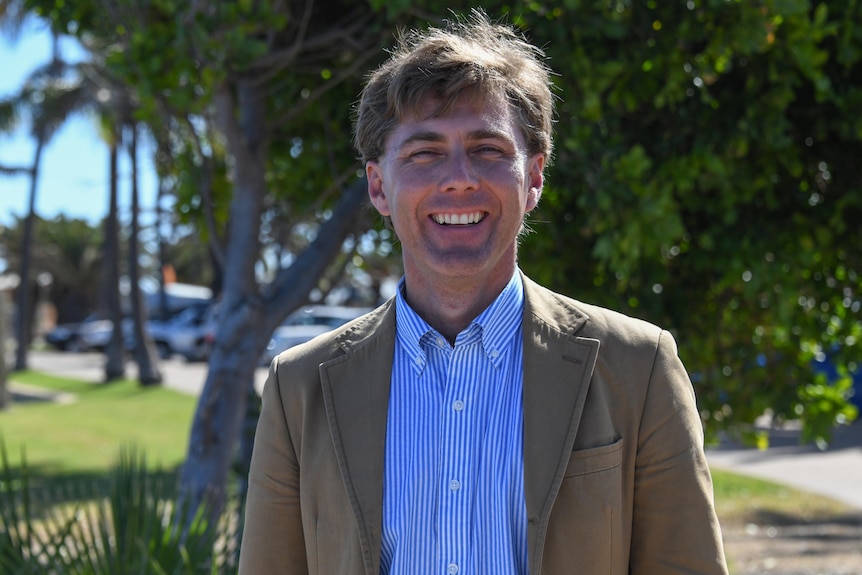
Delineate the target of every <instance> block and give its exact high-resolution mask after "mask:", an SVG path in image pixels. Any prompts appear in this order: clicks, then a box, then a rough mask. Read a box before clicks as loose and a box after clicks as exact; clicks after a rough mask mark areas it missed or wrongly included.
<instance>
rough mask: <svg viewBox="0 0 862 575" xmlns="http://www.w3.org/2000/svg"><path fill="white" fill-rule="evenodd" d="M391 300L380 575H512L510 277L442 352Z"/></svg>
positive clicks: (516, 472)
mask: <svg viewBox="0 0 862 575" xmlns="http://www.w3.org/2000/svg"><path fill="white" fill-rule="evenodd" d="M402 288H403V279H402V282H401V285H400V286H399V290H398V294H397V296H396V326H397V338H396V343H395V357H394V362H393V366H392V381H391V391H390V399H389V412H388V424H387V433H386V469H385V476H384V494H383V546H382V553H381V564H380V573H381V574H383V575H416V574H419V573H421V574H422V575H456V574H457V575H480V574H481V575H494V574H503V573H505V574H507V575H509V574H523V575H526V574H527V572H528V562H527V510H526V502H525V499H524V469H523V435H522V429H523V409H522V403H521V390H522V388H523V369H522V365H523V346H522V344H521V321H522V317H521V316H522V312H523V309H524V292H523V285H522V282H521V277H520V274H519V273H517V272H516V273H515V274H514V275H513V277H512V280H511V281H510V282H509V283H508V284H507V285H506V287H505V288H504V289H503V291H502V293H501V294H500V295H499V296H498V297H497V299H496V300H495V301H494V302H493V303H492V304H491V305H490V306H489V307H488V308H487V309H486V310H485V311H484V312H482V314H480V315H479V317H477V318H476V319H475V320H474V321H473V322H472V323H471V324H470V325H469V326H468V327H467V328H466V329H465V330H464V331H462V332H461V333H460V334H458V337H457V338H456V340H455V345H454V347H453V346H450V345H449V343H448V342H447V341H446V339H445V338H444V337H443V336H442V335H440V333H439V332H437V331H436V330H434V329H433V328H431V327H430V326H429V325H428V324H427V323H426V322H425V320H423V319H422V318H421V317H419V316H418V315H417V314H416V312H414V311H413V310H412V309H411V308H410V306H409V305H408V304H407V302H406V301H405V299H404V297H403V295H402Z"/></svg>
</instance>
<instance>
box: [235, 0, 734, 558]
mask: <svg viewBox="0 0 862 575" xmlns="http://www.w3.org/2000/svg"><path fill="white" fill-rule="evenodd" d="M541 58H542V55H541V52H540V51H539V50H537V49H536V48H534V47H533V46H531V45H530V44H528V43H527V42H526V41H524V40H523V39H522V38H521V37H519V36H517V35H516V34H515V33H514V32H513V31H512V30H511V29H510V28H508V27H505V26H500V25H494V24H491V23H490V22H489V21H488V20H487V18H486V17H484V16H483V15H481V14H474V15H473V17H472V19H471V20H469V21H458V22H454V23H451V24H450V25H449V26H448V27H447V28H446V29H432V30H430V31H426V32H414V33H412V34H410V35H408V36H406V37H404V38H402V39H401V43H400V46H399V47H398V49H397V50H396V51H394V52H393V54H392V56H391V57H390V59H389V60H388V61H387V62H386V63H385V64H384V65H383V66H382V67H381V68H379V69H378V70H377V71H376V72H374V73H373V74H372V75H371V77H370V78H369V81H368V84H367V86H366V88H365V90H364V91H363V94H362V98H361V101H360V104H359V109H358V114H357V122H356V142H357V147H358V149H359V150H360V153H361V154H362V156H363V159H364V160H365V161H366V173H367V176H368V191H369V196H370V199H371V202H372V204H373V205H374V207H375V208H376V209H377V210H378V212H380V214H381V215H382V216H384V217H385V218H387V219H388V220H389V221H390V222H391V225H392V227H393V229H394V231H395V233H396V234H397V236H398V239H399V241H400V242H401V245H402V253H403V261H404V277H403V279H402V281H401V283H400V285H399V289H398V294H397V295H396V296H395V297H394V298H393V299H392V300H390V301H389V302H387V303H386V304H384V305H383V306H382V307H380V308H379V309H377V310H375V311H373V312H371V313H370V314H368V315H366V316H364V317H362V318H360V319H358V320H357V321H354V322H352V323H351V324H349V325H347V326H346V327H344V328H343V329H339V330H336V331H335V332H332V333H330V334H327V335H324V336H321V337H319V338H317V339H315V340H314V341H312V342H310V343H308V344H305V345H302V346H299V347H295V348H293V349H291V350H289V351H287V352H285V353H284V354H282V355H281V356H279V357H278V358H277V359H276V360H275V361H274V362H273V364H272V367H271V369H270V375H269V380H268V381H267V383H266V388H265V391H264V396H263V410H262V414H261V417H260V421H259V424H258V430H257V437H256V439H255V446H254V455H253V458H252V468H251V472H250V491H249V495H248V507H247V512H246V525H245V533H244V537H243V543H242V551H241V558H240V573H242V574H244V575H252V574H255V575H258V574H267V575H270V574H276V573H285V574H294V573H315V574H328V575H329V574H348V573H350V574H353V573H356V574H359V573H364V574H365V575H377V574H378V573H383V574H402V575H419V574H421V575H426V574H431V573H438V574H440V575H443V574H449V575H455V574H462V575H464V574H470V575H473V574H477V575H489V574H494V575H496V574H503V573H505V574H513V573H519V574H527V573H532V574H540V573H544V574H551V575H555V574H560V573H579V574H594V573H613V574H616V573H642V574H649V575H653V574H659V573H704V574H705V573H710V574H711V573H725V572H726V568H725V566H724V556H723V551H722V543H721V536H720V532H719V527H718V522H717V520H716V516H715V513H714V510H713V503H712V485H711V480H710V476H709V470H708V468H707V464H706V460H705V458H704V454H703V450H702V440H703V438H702V430H701V422H700V419H699V416H698V412H697V409H696V406H695V401H694V396H693V392H692V388H691V383H690V381H689V379H688V377H687V375H686V372H685V369H684V368H683V366H682V364H681V362H680V360H679V359H678V357H677V353H676V345H675V342H674V341H673V339H672V337H671V336H670V334H668V333H667V332H665V331H662V330H661V329H659V328H657V327H655V326H652V325H649V324H647V323H645V322H642V321H638V320H635V319H631V318H627V317H624V316H622V315H620V314H617V313H614V312H611V311H608V310H604V309H600V308H597V307H594V306H591V305H587V304H584V303H580V302H577V301H574V300H571V299H569V298H566V297H564V296H561V295H558V294H555V293H553V292H551V291H549V290H547V289H545V288H542V287H540V286H538V285H537V284H535V283H534V282H532V281H531V280H529V279H528V278H527V277H525V276H523V274H521V272H520V271H519V269H518V267H517V259H516V258H517V246H518V238H519V235H520V234H521V232H522V230H523V225H524V224H523V222H524V217H525V215H526V214H527V213H529V212H530V211H531V210H532V209H533V208H535V207H536V205H537V203H538V202H539V198H540V195H541V190H542V183H543V172H544V168H545V165H546V163H547V161H548V158H550V155H551V122H552V115H553V104H552V96H551V92H550V89H549V85H550V82H549V72H548V70H547V68H546V67H545V66H544V64H543V63H542V60H541Z"/></svg>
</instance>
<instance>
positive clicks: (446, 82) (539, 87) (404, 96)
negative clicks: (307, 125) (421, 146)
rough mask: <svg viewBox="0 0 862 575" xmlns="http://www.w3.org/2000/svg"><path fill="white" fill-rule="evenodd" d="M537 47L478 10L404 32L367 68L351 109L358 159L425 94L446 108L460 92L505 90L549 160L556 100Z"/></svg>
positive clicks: (412, 112) (372, 156)
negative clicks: (387, 52)
mask: <svg viewBox="0 0 862 575" xmlns="http://www.w3.org/2000/svg"><path fill="white" fill-rule="evenodd" d="M543 60H544V53H543V52H542V50H541V49H539V48H538V47H536V46H533V45H532V44H530V43H529V42H527V41H526V40H525V39H524V37H523V36H522V35H520V34H519V33H517V32H516V31H515V30H514V29H513V28H512V27H510V26H507V25H502V24H495V23H491V22H490V21H489V20H488V17H487V15H485V14H484V13H483V12H481V11H478V10H474V11H472V13H471V15H470V18H469V19H466V20H465V19H455V20H451V21H447V22H446V23H445V25H444V27H442V28H430V29H428V30H412V31H409V32H402V33H401V34H399V36H398V38H397V45H396V47H395V48H394V49H393V51H392V52H391V55H390V57H389V58H388V59H387V60H386V62H384V63H383V64H382V65H381V66H380V67H379V68H378V69H376V70H375V71H374V72H372V73H371V74H370V76H369V77H368V81H367V83H366V85H365V88H364V90H363V91H362V94H361V96H360V101H359V105H358V109H357V111H356V116H355V120H356V121H355V142H354V143H355V145H356V149H357V150H358V151H359V154H360V157H361V159H362V161H363V162H366V161H369V160H378V159H379V158H380V157H381V156H382V155H383V151H384V148H385V145H386V140H387V138H388V137H389V135H390V134H391V133H392V131H393V130H394V129H395V127H396V126H397V125H398V124H399V123H400V122H401V121H403V120H404V119H405V118H407V117H410V116H416V115H417V114H418V112H419V110H420V107H421V104H422V103H424V102H425V100H426V98H427V97H432V98H433V99H435V100H437V101H439V105H438V106H437V108H436V109H435V110H434V111H433V112H432V114H431V117H435V116H439V115H442V114H445V113H446V112H447V111H448V110H449V109H450V108H452V106H453V105H454V103H455V101H456V100H458V98H459V97H460V96H462V95H463V94H470V95H471V96H472V97H476V98H479V99H480V101H481V100H482V99H485V98H488V97H490V96H502V97H504V98H505V99H506V101H507V102H508V103H509V105H510V106H512V108H513V110H514V111H515V112H516V118H517V122H518V125H519V128H520V130H521V132H522V134H523V136H524V141H525V142H526V145H527V152H528V153H529V154H530V155H532V154H536V153H544V154H545V157H546V158H547V159H548V161H550V158H551V151H552V148H553V142H552V137H551V130H552V122H553V114H554V103H553V97H552V95H551V82H550V70H549V69H548V67H547V66H546V65H545V63H544V61H543Z"/></svg>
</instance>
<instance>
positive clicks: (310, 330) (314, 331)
mask: <svg viewBox="0 0 862 575" xmlns="http://www.w3.org/2000/svg"><path fill="white" fill-rule="evenodd" d="M368 311H371V308H367V307H351V306H332V305H309V306H305V307H303V308H300V309H299V310H297V311H295V312H293V313H292V314H290V315H289V316H287V319H285V320H284V321H283V322H282V324H281V325H280V326H278V327H277V328H275V331H274V332H273V333H272V337H271V338H270V340H269V344H268V345H267V346H266V350H265V351H264V352H263V355H262V356H261V365H269V364H270V363H271V362H272V360H273V359H274V358H275V356H277V355H278V354H280V353H281V352H283V351H284V350H286V349H289V348H291V347H293V346H295V345H299V344H300V343H305V342H306V341H309V340H311V339H313V338H314V337H316V336H318V335H320V334H322V333H326V332H328V331H330V330H333V329H335V328H336V327H339V326H341V325H344V324H345V323H347V322H348V321H350V320H352V319H355V318H357V317H359V316H360V315H362V314H364V313H366V312H368Z"/></svg>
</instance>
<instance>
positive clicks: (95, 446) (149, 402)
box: [0, 371, 197, 477]
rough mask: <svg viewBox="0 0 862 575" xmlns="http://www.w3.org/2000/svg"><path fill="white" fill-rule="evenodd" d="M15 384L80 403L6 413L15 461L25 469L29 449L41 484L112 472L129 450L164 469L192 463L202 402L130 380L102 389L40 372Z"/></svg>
mask: <svg viewBox="0 0 862 575" xmlns="http://www.w3.org/2000/svg"><path fill="white" fill-rule="evenodd" d="M10 379H11V381H12V382H13V383H22V384H26V385H28V386H36V387H39V388H41V389H45V390H51V391H54V392H62V393H66V394H72V396H73V401H72V402H70V403H54V402H50V401H26V402H18V403H13V405H12V407H11V408H10V409H8V410H6V411H4V412H0V437H2V441H3V442H4V443H5V445H6V447H7V449H8V451H9V453H10V460H11V461H10V462H11V463H12V464H13V465H15V464H17V463H18V462H19V461H20V457H18V456H17V454H18V453H19V452H20V451H21V450H25V451H26V458H27V463H28V467H29V469H30V474H31V476H33V477H40V476H42V477H49V476H56V475H81V474H99V473H104V472H105V471H106V470H107V469H108V468H110V467H111V465H112V464H114V463H115V462H116V460H117V458H118V456H119V452H120V448H121V447H123V446H129V445H134V446H136V447H138V448H141V449H142V450H143V451H144V452H146V455H147V461H149V462H150V464H151V465H152V466H153V467H160V468H162V469H170V468H174V467H176V466H177V465H178V464H180V463H181V462H182V461H183V458H184V457H185V453H186V449H187V447H188V445H187V438H188V433H189V429H190V426H191V421H192V416H193V414H194V409H195V405H196V403H197V398H195V397H191V396H188V395H184V394H181V393H178V392H176V391H173V390H169V389H164V388H162V387H160V386H151V387H141V386H140V385H139V384H138V383H137V382H136V381H129V380H120V381H116V382H112V383H108V384H94V383H89V382H84V381H79V380H75V379H68V378H63V377H59V376H55V375H48V374H44V373H39V372H34V371H25V372H18V373H14V374H12V377H11V378H10Z"/></svg>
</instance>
